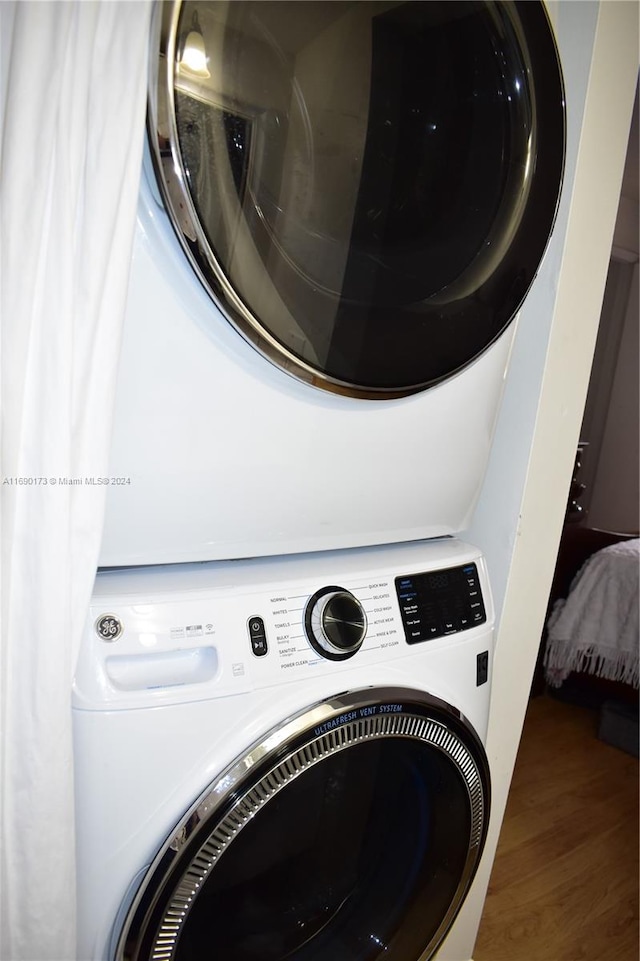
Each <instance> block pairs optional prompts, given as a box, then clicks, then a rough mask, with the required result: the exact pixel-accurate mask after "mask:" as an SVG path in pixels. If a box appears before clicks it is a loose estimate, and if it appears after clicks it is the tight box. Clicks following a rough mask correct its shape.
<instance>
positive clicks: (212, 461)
mask: <svg viewBox="0 0 640 961" xmlns="http://www.w3.org/2000/svg"><path fill="white" fill-rule="evenodd" d="M150 59H151V70H150V81H149V115H148V137H147V156H146V160H145V166H144V170H143V176H142V183H141V189H140V200H139V210H138V222H137V233H136V240H135V250H134V255H133V261H132V268H131V281H130V289H129V295H128V305H127V312H126V319H125V324H124V339H123V345H122V354H121V361H120V370H119V381H118V386H117V404H116V413H115V423H114V432H113V444H112V453H111V466H110V478H109V479H110V486H109V492H108V504H107V514H106V523H105V534H104V541H103V545H102V551H101V561H100V563H101V566H118V565H142V564H166V563H176V562H182V561H185V562H187V561H203V560H218V559H230V558H241V557H252V556H265V555H272V554H285V553H295V552H307V551H318V550H327V549H336V548H347V547H357V546H364V545H367V544H369V545H373V544H379V543H396V542H400V541H406V540H411V539H415V538H432V537H438V536H442V535H447V534H452V533H456V532H459V531H461V530H463V529H464V528H465V527H466V526H468V523H469V520H470V517H471V513H472V510H473V506H474V503H475V501H476V498H477V495H478V492H479V489H480V485H481V481H482V478H483V474H484V470H485V466H486V462H487V458H488V454H489V450H490V446H491V439H492V434H493V429H494V424H495V421H496V416H497V411H498V406H499V402H500V398H501V393H502V388H503V383H504V377H505V372H506V369H507V363H508V358H509V351H510V347H511V342H512V337H513V333H514V330H515V318H516V317H517V314H518V310H519V308H520V306H521V304H522V303H523V300H524V298H525V297H526V296H527V293H528V291H529V290H530V288H531V285H532V284H533V283H534V282H535V276H536V272H537V270H538V266H539V264H540V261H541V258H542V256H543V252H544V250H545V247H546V244H547V241H548V238H549V235H550V232H551V229H552V226H553V222H554V217H555V212H556V208H557V203H558V196H559V191H560V184H561V179H562V171H563V162H564V132H565V124H564V94H563V85H562V76H561V69H560V64H559V60H558V55H557V51H556V46H555V42H554V37H553V33H552V30H551V27H550V24H549V21H548V18H547V14H546V11H545V6H544V4H543V3H542V2H539V0H527V2H517V0H516V2H513V3H512V2H509V3H506V2H492V0H446V2H440V0H426V2H420V0H410V2H394V0H329V2H316V0H308V2H282V0H256V2H254V0H235V2H233V3H230V2H227V0H214V2H201V0H196V2H193V0H184V2H176V3H164V4H157V5H156V8H155V15H154V23H153V28H152V36H151V57H150Z"/></svg>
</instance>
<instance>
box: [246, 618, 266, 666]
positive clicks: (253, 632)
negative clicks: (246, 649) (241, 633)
mask: <svg viewBox="0 0 640 961" xmlns="http://www.w3.org/2000/svg"><path fill="white" fill-rule="evenodd" d="M247 623H248V626H249V640H250V641H251V650H252V651H253V653H254V654H255V656H256V657H264V655H265V654H266V653H267V651H268V647H267V634H266V631H265V629H264V621H263V620H262V618H261V617H258V616H257V615H254V616H253V617H250V618H249V620H248V622H247Z"/></svg>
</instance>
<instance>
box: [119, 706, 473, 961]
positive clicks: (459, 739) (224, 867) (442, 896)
mask: <svg viewBox="0 0 640 961" xmlns="http://www.w3.org/2000/svg"><path fill="white" fill-rule="evenodd" d="M488 815H489V774H488V766H487V761H486V757H485V753H484V750H483V748H482V745H481V743H480V741H479V739H478V737H477V736H476V734H475V732H474V731H473V730H472V729H471V727H470V726H469V725H468V723H467V722H466V721H465V720H464V719H463V718H462V717H461V715H460V714H459V712H457V711H456V710H455V709H454V708H452V707H450V706H449V705H447V704H445V703H444V702H442V701H439V700H437V699H435V698H432V697H429V696H428V695H425V694H422V693H420V692H417V691H412V690H406V689H380V688H378V689H374V688H370V689H368V690H364V691H356V692H350V693H347V694H344V695H340V696H339V697H337V698H334V699H332V700H330V701H325V702H322V703H320V704H317V705H315V706H314V707H312V708H311V709H309V710H307V711H305V712H304V713H302V714H300V715H299V716H297V717H295V718H293V719H292V720H289V721H288V722H287V723H285V724H284V725H283V726H282V727H280V728H278V729H276V730H275V731H272V732H270V733H269V734H268V735H267V737H265V738H264V740H263V741H262V742H261V743H260V744H257V745H254V746H253V748H252V749H251V750H250V751H248V752H247V754H246V755H245V756H244V757H242V758H240V759H239V760H238V761H237V763H235V764H234V765H233V766H232V767H231V768H230V769H229V770H228V771H226V772H225V773H224V774H223V775H222V776H221V777H220V779H219V780H218V781H217V782H216V783H215V784H213V785H212V786H211V787H210V788H209V790H208V791H207V792H206V793H205V794H204V795H203V796H202V797H201V798H200V799H199V800H198V801H197V803H196V804H195V805H194V806H193V808H192V809H191V810H190V811H189V812H188V814H187V815H186V817H185V818H184V819H183V821H182V822H181V824H180V825H179V826H178V827H177V829H176V831H175V832H174V833H173V835H172V836H171V837H170V838H169V840H168V841H167V843H166V844H165V846H164V848H163V849H162V850H161V851H160V853H159V855H158V857H157V859H156V861H155V862H154V864H153V865H152V866H151V868H150V870H149V872H148V874H147V876H146V877H145V879H144V881H143V883H142V886H141V888H140V890H139V892H138V894H137V896H136V898H135V900H134V903H133V905H132V907H131V909H130V911H129V914H128V917H127V919H126V921H125V925H124V929H123V931H122V934H121V938H120V943H119V947H118V950H117V955H116V956H117V959H118V961H122V959H128V961H133V959H135V961H149V959H154V961H160V959H162V961H196V959H201V958H205V957H206V958H211V959H212V961H218V959H220V961H229V959H233V961H285V959H291V961H374V959H375V961H377V959H379V961H383V959H384V961H409V959H411V961H426V959H427V958H430V957H432V955H433V953H434V952H435V950H436V948H437V947H438V945H439V944H440V942H441V940H442V938H443V937H444V935H445V934H446V932H447V930H448V928H449V927H450V925H451V923H452V922H453V919H454V917H455V915H456V913H457V911H458V909H459V907H460V905H461V903H462V900H463V898H464V896H465V894H466V892H467V890H468V887H469V884H470V882H471V879H472V877H473V874H474V872H475V869H476V866H477V863H478V859H479V857H480V853H481V850H482V846H483V843H484V838H485V833H486V830H487V822H488Z"/></svg>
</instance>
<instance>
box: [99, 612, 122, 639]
mask: <svg viewBox="0 0 640 961" xmlns="http://www.w3.org/2000/svg"><path fill="white" fill-rule="evenodd" d="M122 630H123V628H122V622H121V621H119V620H118V618H117V617H116V616H115V614H102V615H101V616H100V617H99V618H98V620H97V621H96V634H97V635H98V637H99V638H100V639H101V640H103V641H117V640H118V638H119V637H120V635H121V634H122Z"/></svg>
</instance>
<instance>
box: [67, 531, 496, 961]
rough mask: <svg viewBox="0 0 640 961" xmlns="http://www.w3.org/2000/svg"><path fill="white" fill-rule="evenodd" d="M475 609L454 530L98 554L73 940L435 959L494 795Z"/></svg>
mask: <svg viewBox="0 0 640 961" xmlns="http://www.w3.org/2000/svg"><path fill="white" fill-rule="evenodd" d="M493 623H494V613H493V606H492V600H491V593H490V589H489V583H488V580H487V572H486V566H485V562H484V560H483V558H482V557H481V556H480V554H479V552H478V551H477V550H476V549H474V548H472V547H469V546H468V545H464V544H462V543H459V542H457V541H454V540H453V539H449V538H445V539H442V540H439V541H431V542H423V543H417V542H414V543H411V544H408V545H404V546H400V547H398V546H395V547H383V548H363V549H358V550H350V551H336V552H328V553H327V554H316V553H310V554H306V555H304V556H302V557H288V558H279V559H273V558H263V559H258V560H253V561H236V562H227V563H222V562H218V563H210V564H203V565H179V566H174V567H171V566H169V567H167V568H151V569H144V568H138V569H132V570H129V571H124V570H120V571H112V572H104V573H101V574H99V575H98V578H97V581H96V586H95V593H94V597H93V600H92V604H91V615H90V619H89V623H88V626H87V630H86V634H85V638H84V643H83V646H82V650H81V653H80V659H79V664H78V671H77V676H76V681H75V688H74V729H75V746H76V770H77V799H76V806H77V818H78V826H77V837H78V889H79V924H80V926H79V942H78V957H82V958H83V959H84V961H116V959H117V961H124V959H127V961H133V959H135V961H150V959H155V961H159V959H163V961H186V959H195V958H198V959H199V958H204V957H207V958H211V959H212V961H218V959H219V961H228V959H230V958H232V959H233V961H284V959H285V958H286V959H289V961H383V959H384V961H426V959H428V958H431V957H432V956H433V954H434V952H435V951H436V949H438V950H439V953H438V958H439V959H444V961H447V950H446V936H447V932H448V931H449V930H450V928H451V925H452V924H453V923H454V921H455V917H456V914H457V912H458V910H459V908H460V906H461V904H462V903H463V901H464V898H465V895H466V893H467V891H468V889H469V885H470V883H471V880H472V878H473V875H474V872H475V870H476V867H477V865H478V861H479V858H480V854H481V851H482V847H483V843H484V838H485V834H486V830H487V824H488V818H489V810H490V775H489V767H488V763H487V758H486V755H485V751H484V746H483V745H484V738H485V735H486V729H487V720H488V710H489V694H490V679H491V669H492V656H493ZM448 961H452V959H448Z"/></svg>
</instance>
